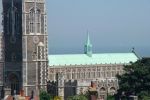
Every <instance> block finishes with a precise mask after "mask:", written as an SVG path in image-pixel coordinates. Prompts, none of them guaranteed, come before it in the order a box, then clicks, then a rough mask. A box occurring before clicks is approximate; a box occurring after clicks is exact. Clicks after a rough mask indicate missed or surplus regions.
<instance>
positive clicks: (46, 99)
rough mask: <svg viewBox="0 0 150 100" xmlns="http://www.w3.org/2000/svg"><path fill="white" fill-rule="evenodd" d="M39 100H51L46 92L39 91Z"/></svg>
mask: <svg viewBox="0 0 150 100" xmlns="http://www.w3.org/2000/svg"><path fill="white" fill-rule="evenodd" d="M39 96H40V100H53V99H52V97H51V96H50V94H48V93H47V92H46V91H43V90H41V91H40V95H39Z"/></svg>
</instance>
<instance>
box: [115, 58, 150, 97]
mask: <svg viewBox="0 0 150 100" xmlns="http://www.w3.org/2000/svg"><path fill="white" fill-rule="evenodd" d="M124 70H125V74H123V75H117V77H118V81H119V90H118V95H120V96H121V95H122V97H128V96H129V95H137V96H139V98H141V99H142V98H144V97H145V96H148V97H149V96H150V59H141V60H138V61H137V62H135V63H131V64H130V65H126V66H125V67H124Z"/></svg>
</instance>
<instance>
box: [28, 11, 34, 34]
mask: <svg viewBox="0 0 150 100" xmlns="http://www.w3.org/2000/svg"><path fill="white" fill-rule="evenodd" d="M29 17H30V19H29V20H30V23H29V24H30V25H29V26H30V27H29V28H30V32H31V33H34V29H35V28H34V22H35V11H34V9H31V10H30V15H29Z"/></svg>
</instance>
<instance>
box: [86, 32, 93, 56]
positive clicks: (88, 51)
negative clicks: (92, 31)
mask: <svg viewBox="0 0 150 100" xmlns="http://www.w3.org/2000/svg"><path fill="white" fill-rule="evenodd" d="M84 53H85V54H87V55H88V56H89V57H92V44H91V41H90V35H89V32H88V31H87V41H86V44H85V46H84Z"/></svg>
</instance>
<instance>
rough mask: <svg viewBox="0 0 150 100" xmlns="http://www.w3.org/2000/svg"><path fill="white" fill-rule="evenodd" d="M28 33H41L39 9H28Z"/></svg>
mask: <svg viewBox="0 0 150 100" xmlns="http://www.w3.org/2000/svg"><path fill="white" fill-rule="evenodd" d="M29 24H30V33H41V11H40V9H36V12H35V8H32V9H31V10H30V23H29Z"/></svg>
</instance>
